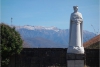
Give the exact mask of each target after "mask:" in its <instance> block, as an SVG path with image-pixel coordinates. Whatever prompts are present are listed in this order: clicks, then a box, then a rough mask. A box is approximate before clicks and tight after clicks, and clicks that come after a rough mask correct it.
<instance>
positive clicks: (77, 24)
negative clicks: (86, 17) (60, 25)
mask: <svg viewBox="0 0 100 67" xmlns="http://www.w3.org/2000/svg"><path fill="white" fill-rule="evenodd" d="M73 9H74V12H73V13H72V14H71V17H70V31H69V47H68V50H67V53H75V54H84V48H83V29H82V27H83V26H82V25H83V18H82V14H81V13H80V12H78V6H73Z"/></svg>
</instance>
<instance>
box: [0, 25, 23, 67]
mask: <svg viewBox="0 0 100 67" xmlns="http://www.w3.org/2000/svg"><path fill="white" fill-rule="evenodd" d="M0 30H1V32H0V34H1V36H0V40H1V57H2V59H1V65H2V66H3V65H8V63H9V61H10V60H9V57H10V56H12V55H14V54H19V53H20V52H21V50H22V43H23V41H22V39H21V36H20V34H19V33H18V32H17V31H16V30H15V28H14V27H13V28H12V27H10V26H9V25H6V24H4V23H1V24H0Z"/></svg>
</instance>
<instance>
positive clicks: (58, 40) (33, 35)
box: [16, 25, 95, 48]
mask: <svg viewBox="0 0 100 67" xmlns="http://www.w3.org/2000/svg"><path fill="white" fill-rule="evenodd" d="M16 30H17V31H18V32H19V33H20V34H21V36H22V39H23V40H24V41H25V43H27V45H28V48H67V47H68V41H69V30H68V29H58V28H57V27H43V26H30V25H25V26H16ZM94 36H95V34H94V33H92V32H89V31H85V30H84V31H83V40H84V42H86V41H87V40H89V39H91V38H92V37H94ZM25 45H26V44H25ZM25 45H24V47H26V46H25ZM26 48H27V47H26Z"/></svg>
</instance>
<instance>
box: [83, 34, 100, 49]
mask: <svg viewBox="0 0 100 67" xmlns="http://www.w3.org/2000/svg"><path fill="white" fill-rule="evenodd" d="M83 46H84V47H85V48H86V49H100V34H99V35H97V36H95V37H94V38H92V39H90V40H89V41H87V42H85V43H84V45H83Z"/></svg>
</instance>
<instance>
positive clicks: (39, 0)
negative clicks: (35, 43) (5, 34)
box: [0, 0, 100, 33]
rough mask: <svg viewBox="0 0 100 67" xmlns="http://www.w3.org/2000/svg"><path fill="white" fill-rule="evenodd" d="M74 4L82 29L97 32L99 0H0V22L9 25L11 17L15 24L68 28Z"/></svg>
mask: <svg viewBox="0 0 100 67" xmlns="http://www.w3.org/2000/svg"><path fill="white" fill-rule="evenodd" d="M74 5H77V6H79V12H81V13H82V15H83V19H84V26H83V27H84V30H88V31H91V32H95V33H97V32H98V29H99V18H100V17H99V15H100V14H99V10H100V7H99V0H1V21H0V22H5V23H6V24H9V25H11V17H12V18H13V20H12V22H13V23H12V24H13V25H17V26H19V25H20V26H23V25H32V26H46V27H50V26H56V27H58V28H60V29H69V19H70V14H71V13H72V12H73V6H74ZM91 25H92V26H91ZM94 29H95V31H94Z"/></svg>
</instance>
